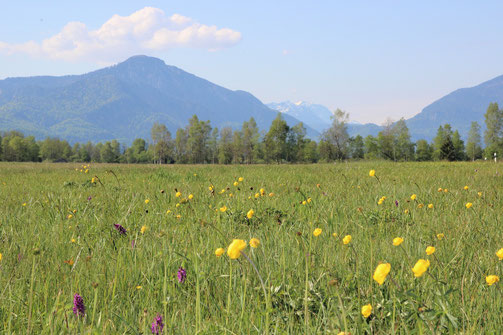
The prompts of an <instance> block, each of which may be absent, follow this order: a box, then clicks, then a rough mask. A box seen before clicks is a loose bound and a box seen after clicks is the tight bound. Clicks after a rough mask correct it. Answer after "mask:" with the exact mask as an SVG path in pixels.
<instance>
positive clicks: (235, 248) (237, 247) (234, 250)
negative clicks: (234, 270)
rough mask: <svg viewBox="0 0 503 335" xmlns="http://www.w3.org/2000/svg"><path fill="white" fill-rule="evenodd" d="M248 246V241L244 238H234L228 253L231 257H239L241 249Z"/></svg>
mask: <svg viewBox="0 0 503 335" xmlns="http://www.w3.org/2000/svg"><path fill="white" fill-rule="evenodd" d="M244 248H246V242H245V241H243V240H238V239H234V240H232V243H231V244H230V245H229V247H228V248H227V255H228V256H229V258H230V259H237V258H239V256H241V250H243V249H244Z"/></svg>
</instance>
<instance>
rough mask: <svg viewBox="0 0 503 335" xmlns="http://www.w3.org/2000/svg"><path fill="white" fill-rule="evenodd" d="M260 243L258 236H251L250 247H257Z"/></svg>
mask: <svg viewBox="0 0 503 335" xmlns="http://www.w3.org/2000/svg"><path fill="white" fill-rule="evenodd" d="M259 245H260V240H259V239H258V238H255V237H254V238H252V239H251V240H250V247H252V248H257V247H258V246H259Z"/></svg>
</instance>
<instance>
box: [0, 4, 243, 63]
mask: <svg viewBox="0 0 503 335" xmlns="http://www.w3.org/2000/svg"><path fill="white" fill-rule="evenodd" d="M240 40H241V33H240V32H237V31H235V30H232V29H229V28H218V27H217V26H214V25H211V26H208V25H205V24H201V23H198V22H195V21H194V20H193V19H191V18H189V17H186V16H183V15H180V14H173V15H171V16H167V15H166V14H165V13H164V11H162V10H161V9H158V8H153V7H145V8H143V9H141V10H139V11H136V12H134V13H133V14H131V15H129V16H119V15H114V16H112V17H111V18H110V19H109V20H108V21H107V22H105V23H104V24H103V25H102V26H101V27H100V28H99V29H97V30H89V29H88V27H87V26H86V25H85V24H84V23H82V22H69V23H68V24H66V26H65V27H63V29H62V30H61V31H60V32H59V33H57V34H56V35H54V36H51V37H49V38H47V39H45V40H43V41H41V42H35V41H28V42H25V43H20V44H9V43H5V42H2V41H0V52H1V53H5V54H9V55H10V54H16V53H24V54H28V55H31V56H34V57H44V58H51V59H60V60H65V61H79V60H87V61H96V62H101V63H107V62H113V61H117V60H120V59H122V58H124V57H127V56H130V55H131V54H137V53H143V52H149V51H165V50H169V49H173V48H182V47H185V48H202V49H207V50H210V51H215V50H219V49H222V48H227V47H230V46H233V45H235V44H236V43H238V42H239V41H240Z"/></svg>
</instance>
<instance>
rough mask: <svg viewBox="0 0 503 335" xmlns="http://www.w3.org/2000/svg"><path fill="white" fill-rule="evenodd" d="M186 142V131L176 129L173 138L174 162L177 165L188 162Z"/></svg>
mask: <svg viewBox="0 0 503 335" xmlns="http://www.w3.org/2000/svg"><path fill="white" fill-rule="evenodd" d="M187 140H188V134H187V131H186V130H185V129H182V128H178V130H177V131H176V138H175V161H176V162H177V163H181V164H183V163H187V161H188V152H187V149H188V148H187Z"/></svg>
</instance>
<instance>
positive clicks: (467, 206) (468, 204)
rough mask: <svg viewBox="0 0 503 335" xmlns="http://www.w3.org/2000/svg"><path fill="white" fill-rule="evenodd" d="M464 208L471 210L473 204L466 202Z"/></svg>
mask: <svg viewBox="0 0 503 335" xmlns="http://www.w3.org/2000/svg"><path fill="white" fill-rule="evenodd" d="M465 206H466V208H467V209H468V208H471V207H472V206H473V204H472V203H471V202H467V203H466V205H465Z"/></svg>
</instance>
